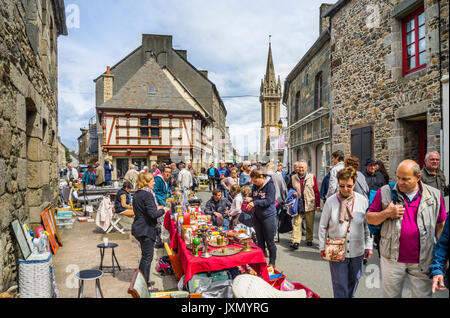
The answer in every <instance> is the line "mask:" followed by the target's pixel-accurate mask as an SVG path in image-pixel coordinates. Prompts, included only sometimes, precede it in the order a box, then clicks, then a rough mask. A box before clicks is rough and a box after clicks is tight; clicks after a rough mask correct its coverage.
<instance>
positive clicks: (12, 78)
mask: <svg viewBox="0 0 450 318" xmlns="http://www.w3.org/2000/svg"><path fill="white" fill-rule="evenodd" d="M0 8H1V9H0V39H1V41H0V56H1V59H0V144H1V147H0V206H1V209H2V210H1V212H0V292H1V291H4V290H6V289H7V288H9V287H10V286H11V285H14V284H17V259H18V258H19V257H22V255H21V253H20V250H19V248H18V245H17V243H16V241H15V239H14V237H13V235H12V233H11V231H10V223H11V221H13V220H14V219H18V220H19V221H20V222H21V223H27V224H39V223H40V222H41V218H40V213H41V212H42V211H43V210H44V209H45V208H46V207H47V206H48V205H49V204H50V203H51V202H55V201H56V198H57V195H58V181H59V177H58V141H57V136H58V98H57V96H58V95H57V92H58V90H57V83H58V80H57V79H58V71H57V70H58V55H57V52H58V51H57V37H58V36H59V35H67V28H66V22H65V8H64V2H63V1H62V0H28V1H25V0H21V1H20V0H0Z"/></svg>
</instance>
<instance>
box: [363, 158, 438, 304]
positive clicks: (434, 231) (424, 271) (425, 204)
mask: <svg viewBox="0 0 450 318" xmlns="http://www.w3.org/2000/svg"><path fill="white" fill-rule="evenodd" d="M392 191H393V192H392V193H391V188H390V186H389V185H385V186H383V187H381V188H380V189H379V190H378V192H377V194H376V195H375V198H374V199H373V201H372V204H371V205H370V208H369V212H368V213H367V217H366V218H367V223H369V224H371V225H379V224H382V227H381V240H380V254H381V260H380V265H381V281H382V288H383V297H385V298H400V297H402V290H403V284H404V282H405V279H406V277H407V276H408V278H409V282H410V287H411V294H412V297H414V298H415V297H431V294H432V293H431V286H432V285H431V279H430V277H429V274H430V265H431V263H432V258H433V247H434V243H435V236H436V237H437V238H439V236H440V234H441V232H442V229H443V227H444V222H445V219H446V217H447V214H446V212H445V207H444V202H443V199H442V196H441V193H440V191H439V190H438V189H435V188H433V187H431V186H428V185H426V184H424V183H422V181H421V171H420V167H419V165H418V164H417V163H416V162H414V161H412V160H404V161H403V162H401V163H400V165H399V166H398V168H397V184H396V185H395V186H394V188H393V190H392Z"/></svg>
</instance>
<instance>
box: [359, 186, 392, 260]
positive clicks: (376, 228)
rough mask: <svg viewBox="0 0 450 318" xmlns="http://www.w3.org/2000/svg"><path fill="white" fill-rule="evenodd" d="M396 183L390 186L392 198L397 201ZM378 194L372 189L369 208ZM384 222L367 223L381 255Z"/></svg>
mask: <svg viewBox="0 0 450 318" xmlns="http://www.w3.org/2000/svg"><path fill="white" fill-rule="evenodd" d="M395 185H396V182H390V183H389V188H390V190H391V200H392V201H394V202H396V201H397V200H398V195H397V191H394V187H395ZM376 194H377V191H376V190H370V192H369V208H370V206H371V205H372V202H373V199H374V198H375V195H376ZM369 208H368V209H367V211H369ZM382 225H383V223H381V224H378V225H372V224H369V223H367V226H368V227H369V231H370V235H371V236H373V242H374V243H375V245H376V248H377V250H378V256H380V239H381V226H382Z"/></svg>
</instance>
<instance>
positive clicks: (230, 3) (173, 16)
mask: <svg viewBox="0 0 450 318" xmlns="http://www.w3.org/2000/svg"><path fill="white" fill-rule="evenodd" d="M322 2H324V1H323V0H308V1H298V0H284V1H278V2H274V1H271V0H262V1H260V0H258V1H257V0H245V1H242V0H240V1H239V0H227V1H208V0H189V1H179V0H140V1H138V0H135V1H133V2H130V1H126V0H120V1H108V0H96V1H88V0H79V1H77V4H78V5H79V6H80V15H81V17H80V29H69V35H68V36H67V37H60V38H59V76H60V80H59V94H60V96H59V102H60V110H59V111H60V118H61V119H63V120H62V121H60V123H59V126H60V129H59V131H60V135H61V137H62V139H63V142H64V141H65V142H66V143H67V144H70V142H68V139H69V138H73V135H79V128H81V127H84V126H86V125H87V120H88V119H89V117H90V116H89V115H91V116H94V110H95V94H94V93H95V91H94V83H93V82H92V80H93V79H94V78H96V77H97V76H98V75H100V74H101V73H103V72H104V70H105V67H106V65H111V66H112V65H114V64H115V63H117V62H118V61H120V60H121V59H122V58H123V57H125V56H126V55H127V54H129V53H130V52H131V51H132V50H134V49H135V48H137V47H138V46H139V45H140V44H141V37H142V33H154V34H169V35H172V36H173V45H175V46H176V48H178V49H185V50H187V51H188V60H189V61H190V62H191V63H192V64H193V65H194V66H195V67H197V68H198V69H200V70H203V69H205V70H208V71H209V78H210V79H211V80H212V81H213V82H214V83H215V84H216V86H217V89H218V90H219V93H220V94H221V96H240V95H256V96H257V95H259V88H260V84H261V79H262V78H263V76H264V74H265V71H266V63H267V52H268V40H269V38H268V37H269V34H270V35H272V52H273V58H274V64H275V72H276V74H277V75H278V74H279V75H280V77H281V81H282V83H283V82H284V79H285V77H286V76H287V75H288V73H289V72H290V71H291V70H292V68H293V67H294V66H295V65H296V64H297V62H298V61H299V60H300V59H301V58H302V57H303V55H304V54H305V53H306V52H307V50H308V49H309V48H310V46H311V45H312V44H313V43H314V42H315V40H316V39H317V38H318V36H319V30H318V28H319V7H320V4H321V3H322ZM334 2H335V1H334ZM131 3H132V5H131ZM66 5H67V4H66ZM77 92H82V93H87V94H77ZM224 103H225V106H226V107H227V111H228V116H227V125H228V126H229V127H230V134H231V140H232V141H233V140H237V144H236V145H234V146H235V147H236V148H237V149H238V151H239V152H240V153H241V154H243V153H244V150H245V149H244V147H245V145H244V144H243V142H242V140H243V139H244V138H243V136H244V135H248V136H249V145H248V147H249V151H250V152H254V151H257V149H258V147H259V129H260V125H261V123H260V119H261V110H260V103H259V99H258V98H257V97H248V98H236V99H227V98H225V99H224ZM281 110H282V116H285V109H284V106H281ZM66 118H70V119H71V120H64V119H66ZM77 125H78V129H76V127H77ZM73 130H77V132H76V134H75V133H73ZM254 140H258V142H254ZM250 141H252V142H250ZM253 147H255V148H253Z"/></svg>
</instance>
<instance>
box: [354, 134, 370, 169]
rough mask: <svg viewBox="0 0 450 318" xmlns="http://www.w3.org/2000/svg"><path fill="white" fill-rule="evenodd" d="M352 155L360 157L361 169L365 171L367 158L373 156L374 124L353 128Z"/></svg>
mask: <svg viewBox="0 0 450 318" xmlns="http://www.w3.org/2000/svg"><path fill="white" fill-rule="evenodd" d="M351 134H352V140H351V148H352V155H353V156H355V157H357V158H358V159H359V170H360V171H364V169H365V164H366V160H367V159H369V158H371V157H372V126H366V127H362V128H356V129H353V130H352V133H351Z"/></svg>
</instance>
